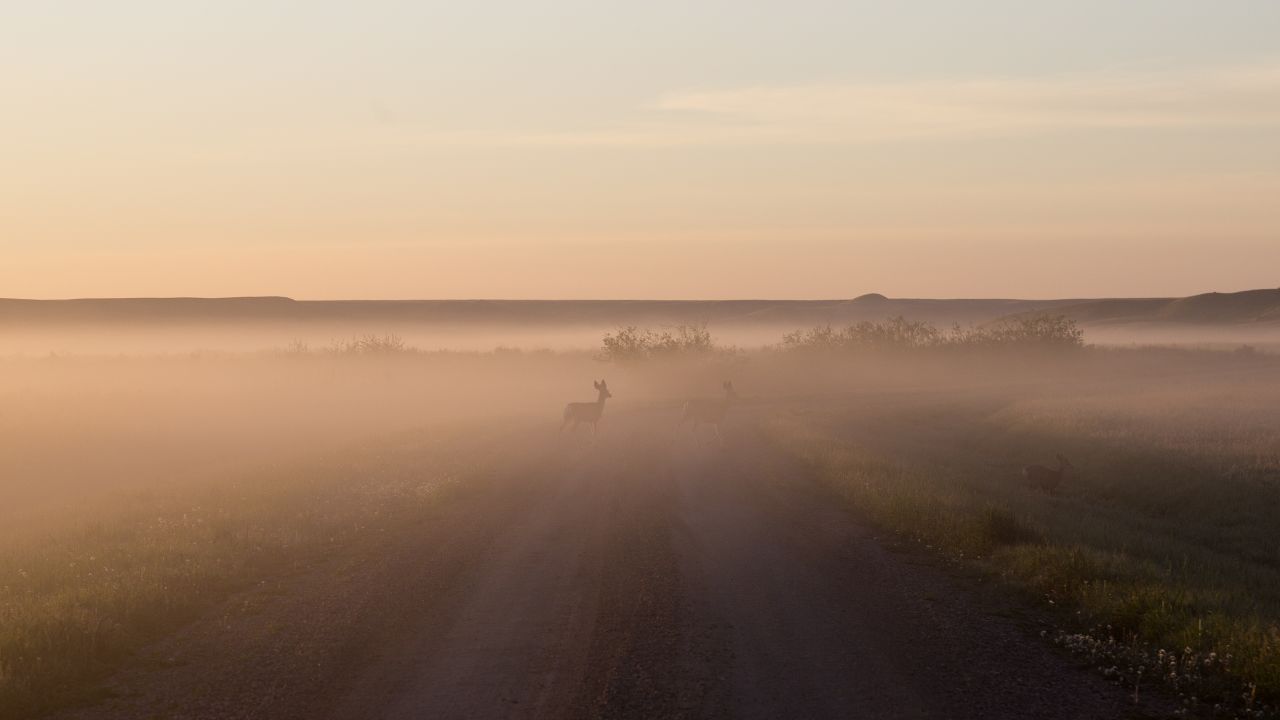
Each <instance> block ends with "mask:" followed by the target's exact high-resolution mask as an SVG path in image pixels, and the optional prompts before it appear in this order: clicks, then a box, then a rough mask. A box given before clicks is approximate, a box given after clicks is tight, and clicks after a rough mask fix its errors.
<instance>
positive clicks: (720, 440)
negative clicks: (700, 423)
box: [711, 423, 724, 447]
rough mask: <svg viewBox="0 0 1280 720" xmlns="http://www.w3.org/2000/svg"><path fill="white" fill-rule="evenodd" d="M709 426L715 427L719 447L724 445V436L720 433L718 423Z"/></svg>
mask: <svg viewBox="0 0 1280 720" xmlns="http://www.w3.org/2000/svg"><path fill="white" fill-rule="evenodd" d="M711 427H713V428H715V429H716V442H718V443H720V447H724V436H723V435H721V434H720V423H716V424H715V425H712V426H711Z"/></svg>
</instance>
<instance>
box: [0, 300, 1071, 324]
mask: <svg viewBox="0 0 1280 720" xmlns="http://www.w3.org/2000/svg"><path fill="white" fill-rule="evenodd" d="M1080 302H1082V301H1080V300H968V299H966V300H921V299H893V298H887V297H885V296H883V295H878V294H870V295H862V296H860V297H857V298H854V299H852V300H708V301H700V300H332V301H303V300H292V299H290V298H285V297H245V298H123V299H79V300H6V299H0V327H2V326H4V325H10V326H12V325H19V324H20V325H29V324H39V325H66V324H71V325H83V324H94V325H118V324H125V325H148V324H156V323H158V324H182V325H188V324H197V325H199V324H208V323H245V322H262V323H313V322H316V323H341V324H347V323H352V324H359V323H362V322H377V323H380V324H386V323H391V324H396V325H401V324H408V325H455V324H466V325H471V324H481V325H483V324H512V323H532V324H544V323H545V324H563V325H589V326H604V327H612V326H616V325H627V324H636V325H645V324H650V325H664V324H676V323H702V322H706V323H709V324H717V325H722V324H728V325H769V326H776V325H784V326H795V327H802V326H805V325H814V324H821V323H831V324H837V325H838V324H843V323H851V322H857V321H859V320H878V319H882V318H885V317H889V316H892V315H904V316H907V317H911V318H914V319H921V320H929V321H931V322H935V323H939V324H944V325H949V324H951V323H961V324H968V323H981V322H985V321H988V320H991V319H993V318H996V317H1000V316H1004V315H1010V314H1016V313H1024V312H1034V311H1043V310H1047V309H1051V308H1055V307H1058V306H1061V305H1074V304H1078V303H1080Z"/></svg>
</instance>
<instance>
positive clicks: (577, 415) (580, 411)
mask: <svg viewBox="0 0 1280 720" xmlns="http://www.w3.org/2000/svg"><path fill="white" fill-rule="evenodd" d="M591 384H592V385H594V386H595V388H596V393H597V394H596V401H595V402H574V403H569V404H568V405H565V406H564V422H562V423H560V432H564V429H565V427H567V426H568V425H569V423H573V429H575V430H577V429H578V424H579V423H591V436H592V437H595V434H596V429H597V426H598V425H599V424H600V416H601V415H603V414H604V401H605V400H608V399H609V398H611V397H613V393H611V392H609V385H608V383H606V382H605V381H604V380H601V381H600V382H594V381H593V382H592V383H591Z"/></svg>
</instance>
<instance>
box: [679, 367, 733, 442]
mask: <svg viewBox="0 0 1280 720" xmlns="http://www.w3.org/2000/svg"><path fill="white" fill-rule="evenodd" d="M721 387H723V388H724V397H722V398H720V399H714V400H713V399H710V398H694V399H692V400H689V401H688V402H686V403H685V404H684V416H683V417H681V418H680V427H684V424H685V423H686V422H688V421H690V420H692V421H693V431H694V432H695V433H697V431H698V425H700V424H702V423H707V424H708V425H710V426H711V427H713V428H715V431H716V440H718V441H719V442H720V444H721V445H724V437H723V436H721V435H720V421H721V420H724V416H725V414H726V413H728V412H729V408H730V407H732V406H733V404H734V403H736V402H737V401H738V391H737V390H734V389H733V383H732V382H731V381H729V380H725V381H724V383H723V384H722V385H721Z"/></svg>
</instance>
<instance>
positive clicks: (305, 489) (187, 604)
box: [0, 428, 491, 718]
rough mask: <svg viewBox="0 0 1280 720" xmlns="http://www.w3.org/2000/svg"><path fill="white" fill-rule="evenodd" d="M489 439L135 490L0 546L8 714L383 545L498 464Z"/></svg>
mask: <svg viewBox="0 0 1280 720" xmlns="http://www.w3.org/2000/svg"><path fill="white" fill-rule="evenodd" d="M487 440H488V438H485V435H484V433H476V432H474V428H473V432H471V433H463V432H460V431H453V432H442V431H440V430H438V429H437V430H435V431H433V432H431V433H429V434H428V433H426V432H410V433H402V434H398V435H396V436H395V437H392V438H390V439H384V440H381V441H378V442H376V443H366V444H363V445H361V446H354V447H349V448H345V449H341V450H336V451H333V452H329V453H324V454H322V455H321V456H319V457H315V458H313V459H312V460H310V461H308V462H306V463H300V464H297V465H294V466H290V467H281V468H278V469H275V470H270V471H268V470H260V471H257V472H253V473H246V474H244V475H243V476H241V477H238V478H235V479H234V480H228V481H224V482H221V483H216V484H209V485H205V486H199V485H195V486H193V485H183V486H180V487H178V488H175V489H173V490H171V491H162V490H153V491H148V492H131V493H128V496H127V497H124V498H114V499H113V501H112V502H111V503H109V508H110V509H109V510H104V511H103V512H102V513H100V514H99V515H98V516H97V517H96V518H94V519H92V520H89V521H86V522H83V523H81V524H79V525H77V526H76V527H74V528H63V529H62V530H60V531H59V532H57V533H52V534H49V535H44V536H36V537H33V538H31V539H29V540H28V541H26V542H14V543H10V544H8V545H6V546H5V547H3V548H0V578H3V582H2V583H0V717H15V718H16V717H29V716H33V715H35V714H38V713H40V712H43V711H47V710H50V709H53V708H56V707H59V706H62V705H66V704H69V703H73V702H76V701H78V700H82V699H85V693H88V692H92V688H93V687H95V683H94V681H95V680H98V679H100V678H102V677H104V676H105V675H106V673H108V672H109V671H110V670H111V669H112V668H114V667H116V666H118V665H119V664H120V663H121V662H122V661H124V660H125V659H126V658H127V657H129V655H130V654H131V653H132V652H134V651H135V650H137V649H139V648H140V647H141V646H143V645H145V644H146V643H148V642H149V641H151V640H155V639H157V638H160V637H163V636H164V635H165V634H167V633H169V632H171V631H173V630H174V629H176V628H178V627H179V626H181V625H182V624H183V623H185V622H187V621H189V620H192V619H194V618H196V617H198V616H199V615H200V613H201V612H202V611H204V610H206V609H207V608H209V607H212V606H213V604H215V603H216V602H218V601H220V600H221V599H223V598H225V597H226V596H228V595H229V594H231V593H234V592H236V591H239V590H242V589H245V588H247V587H250V586H252V585H253V584H255V583H257V582H258V581H259V580H262V579H264V578H268V577H271V578H278V577H282V576H288V575H289V574H290V573H292V572H294V571H296V570H299V569H302V568H305V567H306V566H307V565H308V564H311V563H314V562H316V561H318V560H320V559H322V558H325V557H328V556H332V555H334V554H340V553H347V552H352V551H353V548H356V547H360V546H362V545H363V544H368V543H370V542H376V541H377V540H378V538H379V537H385V536H386V534H388V532H389V531H390V532H394V531H395V530H396V528H397V527H399V526H401V525H402V524H403V523H405V522H408V521H410V520H411V519H415V518H421V517H422V514H423V513H424V512H425V511H427V510H428V509H429V508H430V507H432V506H433V505H435V504H437V503H440V502H443V501H446V499H447V498H448V497H449V496H450V495H451V494H452V493H456V492H460V491H464V490H465V489H466V487H467V486H468V484H470V483H474V482H477V479H478V478H479V477H481V476H482V475H484V473H485V472H487V471H488V470H489V469H491V463H490V464H486V463H485V461H484V458H486V457H491V456H489V455H486V454H485V453H482V452H480V451H478V450H477V449H476V448H477V446H478V445H480V444H482V443H483V442H485V441H487Z"/></svg>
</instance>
